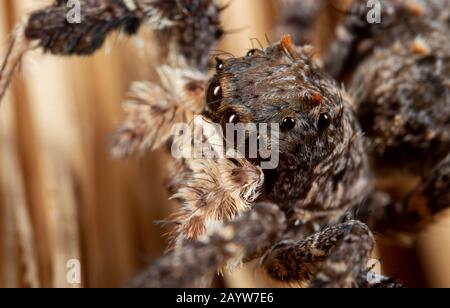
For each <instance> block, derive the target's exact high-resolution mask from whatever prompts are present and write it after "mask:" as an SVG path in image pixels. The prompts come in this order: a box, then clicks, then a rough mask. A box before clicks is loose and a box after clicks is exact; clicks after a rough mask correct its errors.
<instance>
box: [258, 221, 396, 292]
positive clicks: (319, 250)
mask: <svg viewBox="0 0 450 308" xmlns="http://www.w3.org/2000/svg"><path fill="white" fill-rule="evenodd" d="M373 247H374V238H373V236H372V234H371V232H370V230H369V228H368V227H367V226H366V225H365V224H363V223H361V222H359V221H348V222H345V223H342V224H337V225H332V226H330V227H327V228H325V229H323V230H322V231H320V232H318V233H316V234H313V235H311V236H309V237H308V238H306V239H305V240H301V241H284V242H281V243H280V244H278V245H276V246H274V248H272V250H271V251H270V252H269V253H268V254H267V255H266V256H265V258H264V267H265V268H266V270H267V272H268V274H269V275H270V276H271V277H272V278H274V279H275V280H279V281H283V282H290V283H299V284H300V285H307V284H308V283H310V284H309V286H310V287H321V288H322V287H372V286H374V287H375V286H390V283H389V282H388V280H387V279H386V280H381V281H378V282H376V283H375V282H370V281H368V278H369V276H368V275H367V274H368V272H369V269H368V268H367V263H368V261H369V259H370V256H371V254H372V250H373Z"/></svg>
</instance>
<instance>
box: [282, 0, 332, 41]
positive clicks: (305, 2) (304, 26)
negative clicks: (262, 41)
mask: <svg viewBox="0 0 450 308" xmlns="http://www.w3.org/2000/svg"><path fill="white" fill-rule="evenodd" d="M276 2H277V7H278V10H279V22H278V27H277V31H276V32H277V35H278V36H280V37H281V36H282V35H285V34H291V35H292V37H293V38H294V41H295V43H296V44H302V45H303V44H311V43H312V40H313V35H314V33H313V30H314V29H313V28H314V25H315V24H316V20H317V17H318V15H319V14H320V12H321V9H322V8H323V7H324V4H325V1H323V0H279V1H276Z"/></svg>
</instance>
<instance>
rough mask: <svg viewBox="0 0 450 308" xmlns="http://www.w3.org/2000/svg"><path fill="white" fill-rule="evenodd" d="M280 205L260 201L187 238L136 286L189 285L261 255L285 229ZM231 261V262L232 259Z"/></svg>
mask: <svg viewBox="0 0 450 308" xmlns="http://www.w3.org/2000/svg"><path fill="white" fill-rule="evenodd" d="M285 222H286V220H285V216H284V214H283V213H282V212H281V210H280V209H279V207H278V206H276V205H274V204H271V203H258V204H256V205H255V206H254V207H253V208H252V210H251V211H249V212H246V213H245V214H243V215H242V216H240V217H238V218H236V219H235V220H234V221H232V222H227V223H223V224H221V225H220V226H219V225H217V226H214V227H213V228H214V229H215V231H212V232H211V233H210V235H205V236H203V237H202V238H200V239H199V240H197V241H185V242H184V243H183V244H182V245H181V246H180V247H178V248H177V249H176V250H174V251H172V252H170V253H168V254H167V255H165V256H164V257H162V258H161V259H160V260H159V261H157V262H156V263H155V264H154V265H152V266H151V267H150V268H149V269H148V270H147V271H145V272H144V273H143V274H141V275H139V276H138V277H136V278H135V279H134V280H133V281H132V283H131V285H132V286H134V287H155V288H156V287H189V286H192V285H193V284H195V283H196V282H197V281H198V280H199V279H202V278H205V277H208V276H210V275H214V274H215V272H216V271H217V270H218V269H221V268H227V267H230V268H231V267H232V266H233V263H237V264H239V263H240V262H246V261H250V260H253V259H255V258H258V257H260V256H262V255H263V254H264V253H265V252H266V251H267V249H269V248H270V247H271V246H272V245H273V244H274V243H276V242H277V241H278V240H279V238H280V237H281V235H282V233H283V231H284V229H285V227H286V226H285ZM230 262H231V263H230Z"/></svg>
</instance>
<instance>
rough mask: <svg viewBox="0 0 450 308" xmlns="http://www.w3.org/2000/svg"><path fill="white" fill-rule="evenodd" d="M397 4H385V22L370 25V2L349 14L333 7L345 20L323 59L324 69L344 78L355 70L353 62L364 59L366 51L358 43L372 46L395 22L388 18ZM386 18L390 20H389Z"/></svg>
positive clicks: (359, 1)
mask: <svg viewBox="0 0 450 308" xmlns="http://www.w3.org/2000/svg"><path fill="white" fill-rule="evenodd" d="M393 2H395V1H386V2H383V5H381V8H380V9H381V11H380V18H381V20H382V22H380V23H379V22H377V21H371V20H369V19H368V18H370V16H369V14H370V10H371V8H370V7H368V3H367V1H362V0H356V1H354V2H353V4H352V5H351V7H350V9H348V10H347V11H346V10H345V9H341V8H337V7H334V9H335V10H336V11H337V12H338V13H341V14H342V15H343V16H344V19H343V21H342V23H341V24H340V25H338V26H337V28H336V30H335V37H334V40H333V42H332V43H331V45H330V47H329V50H328V52H327V53H326V55H325V58H324V67H325V69H326V71H328V72H329V73H330V74H331V75H332V76H333V77H335V78H338V79H341V78H344V77H345V76H344V75H345V74H346V73H348V70H351V69H352V68H353V64H354V63H353V61H355V59H356V58H358V57H359V56H361V53H363V51H361V50H362V49H363V48H361V46H359V43H361V42H363V41H365V42H366V45H369V46H370V44H369V43H370V40H368V39H370V38H372V36H373V35H374V34H375V33H377V32H378V31H380V30H382V29H383V28H384V27H388V26H389V25H390V23H391V22H392V21H391V20H390V18H389V15H391V14H392V12H393V9H392V7H393V5H394V3H393ZM386 17H387V18H386ZM366 48H368V47H366Z"/></svg>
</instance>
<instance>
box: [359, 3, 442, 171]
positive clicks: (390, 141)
mask: <svg viewBox="0 0 450 308" xmlns="http://www.w3.org/2000/svg"><path fill="white" fill-rule="evenodd" d="M398 14H401V16H403V18H401V19H399V20H401V22H400V21H399V22H398V23H396V24H394V25H393V26H392V27H390V28H388V29H386V30H383V31H382V32H380V34H379V35H376V36H375V37H374V38H373V42H372V45H373V50H371V51H370V53H368V55H366V57H365V59H364V60H362V61H361V63H360V64H359V65H358V68H357V69H356V71H355V73H354V76H353V83H352V84H351V86H350V89H351V91H352V92H353V93H354V94H355V98H356V103H357V105H358V114H359V118H360V120H361V123H362V125H363V129H364V131H365V133H366V134H367V136H368V137H369V139H370V141H371V147H372V149H373V151H374V154H376V155H377V156H378V157H381V158H382V159H383V163H384V164H386V163H387V162H388V161H390V160H392V161H393V162H394V163H395V162H396V161H398V160H399V159H400V160H401V161H402V164H405V163H406V164H409V165H411V167H414V169H416V168H415V167H416V166H417V164H420V165H421V166H423V165H424V160H422V159H418V157H420V158H423V159H427V160H430V163H433V162H436V161H439V160H440V159H442V157H443V156H444V155H446V154H447V153H448V152H449V151H450V41H449V39H448V38H449V37H450V28H449V27H448V26H447V25H446V24H445V23H442V22H439V21H435V20H432V19H431V18H429V17H428V16H426V15H423V16H422V15H419V16H415V15H412V14H411V12H409V11H407V10H405V11H401V12H399V13H398ZM423 14H425V13H423Z"/></svg>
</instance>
